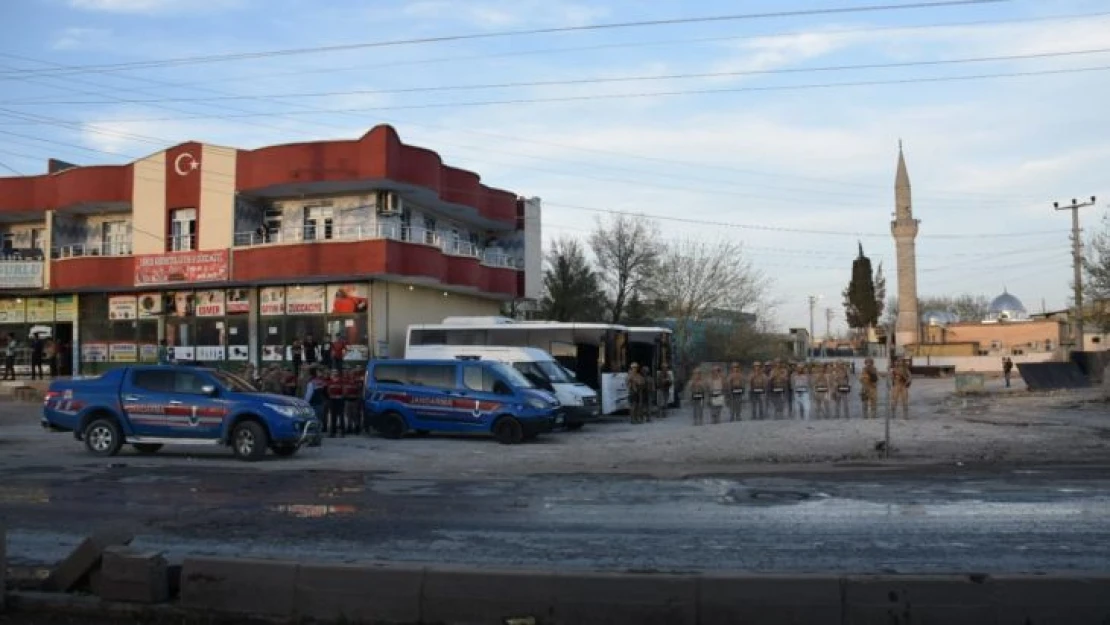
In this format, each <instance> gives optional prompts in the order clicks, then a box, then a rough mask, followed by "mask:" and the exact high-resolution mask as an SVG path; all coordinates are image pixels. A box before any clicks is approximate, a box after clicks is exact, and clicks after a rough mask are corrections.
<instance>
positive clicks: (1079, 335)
mask: <svg viewBox="0 0 1110 625" xmlns="http://www.w3.org/2000/svg"><path fill="white" fill-rule="evenodd" d="M1094 204H1095V196H1093V195H1092V196H1091V201H1090V202H1082V203H1080V202H1078V201H1076V200H1075V199H1072V201H1071V206H1060V203H1059V202H1053V204H1052V206H1053V208H1055V209H1056V210H1058V211H1061V210H1070V211H1071V254H1072V271H1073V272H1074V276H1073V280H1074V284H1073V286H1074V288H1075V312H1074V313H1073V314H1074V315H1075V322H1074V324H1073V327H1074V332H1075V345H1074V347H1073V348H1072V349H1073V351H1083V240H1082V239H1081V238H1080V230H1079V209H1081V208H1085V207H1087V206H1094Z"/></svg>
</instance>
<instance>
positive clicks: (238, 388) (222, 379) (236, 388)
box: [212, 371, 258, 393]
mask: <svg viewBox="0 0 1110 625" xmlns="http://www.w3.org/2000/svg"><path fill="white" fill-rule="evenodd" d="M212 375H214V376H215V377H216V380H218V381H219V383H220V384H222V385H223V387H224V388H226V389H227V390H229V391H231V392H232V393H257V392H258V389H257V388H255V387H254V385H253V384H251V383H250V382H247V381H246V380H244V379H243V378H241V377H239V376H237V375H235V374H232V373H228V372H226V371H216V372H213V374H212Z"/></svg>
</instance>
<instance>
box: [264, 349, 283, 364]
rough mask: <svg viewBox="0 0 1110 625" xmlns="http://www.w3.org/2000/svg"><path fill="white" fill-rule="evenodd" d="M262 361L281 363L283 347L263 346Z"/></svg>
mask: <svg viewBox="0 0 1110 625" xmlns="http://www.w3.org/2000/svg"><path fill="white" fill-rule="evenodd" d="M262 360H264V361H266V362H281V361H282V360H285V346H284V345H263V346H262Z"/></svg>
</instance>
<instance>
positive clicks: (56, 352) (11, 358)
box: [0, 332, 69, 380]
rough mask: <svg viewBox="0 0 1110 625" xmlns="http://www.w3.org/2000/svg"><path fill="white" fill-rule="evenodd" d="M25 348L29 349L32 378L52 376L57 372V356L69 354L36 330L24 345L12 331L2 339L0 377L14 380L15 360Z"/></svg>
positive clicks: (41, 378)
mask: <svg viewBox="0 0 1110 625" xmlns="http://www.w3.org/2000/svg"><path fill="white" fill-rule="evenodd" d="M61 347H64V346H61ZM27 350H29V351H30V369H31V379H32V380H36V379H37V380H44V379H46V377H47V376H50V377H54V376H55V375H57V374H58V369H59V367H58V365H59V362H58V361H59V357H60V358H62V359H66V358H68V356H69V354H68V351H67V350H66V349H64V348H63V349H60V346H59V345H58V344H57V343H56V342H55V341H54V340H53V339H51V338H43V336H42V335H40V334H39V333H38V332H36V333H35V334H34V335H32V336H31V340H30V342H29V344H28V345H26V346H24V345H22V344H21V343H20V341H19V339H17V338H16V336H15V333H14V332H9V333H8V336H7V337H6V340H5V341H4V349H3V354H4V375H3V378H0V379H2V380H15V364H16V361H17V360H18V359H19V356H20V355H21V352H23V351H27ZM44 368H45V370H44Z"/></svg>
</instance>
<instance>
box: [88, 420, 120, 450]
mask: <svg viewBox="0 0 1110 625" xmlns="http://www.w3.org/2000/svg"><path fill="white" fill-rule="evenodd" d="M81 438H83V439H85V449H88V450H89V451H90V452H92V453H93V454H96V455H97V456H114V455H116V454H118V453H119V450H120V447H123V433H122V432H120V431H119V424H118V423H116V421H115V419H107V418H101V419H93V420H92V421H90V422H89V424H88V425H86V426H85V431H84V432H82V434H81Z"/></svg>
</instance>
